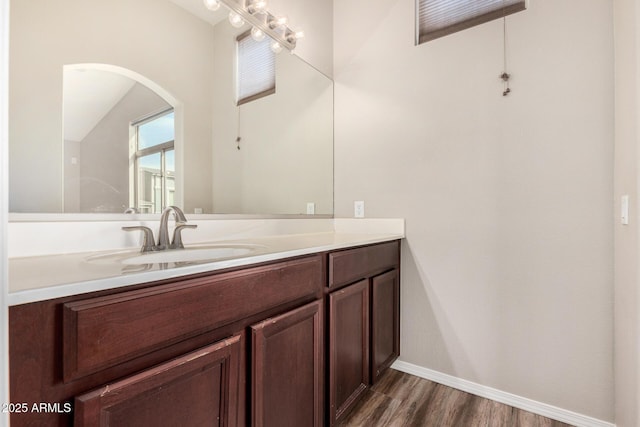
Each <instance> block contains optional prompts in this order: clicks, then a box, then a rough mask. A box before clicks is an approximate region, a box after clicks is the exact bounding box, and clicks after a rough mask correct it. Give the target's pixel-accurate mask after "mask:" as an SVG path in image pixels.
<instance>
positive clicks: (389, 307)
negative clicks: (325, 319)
mask: <svg viewBox="0 0 640 427" xmlns="http://www.w3.org/2000/svg"><path fill="white" fill-rule="evenodd" d="M399 268H400V245H399V242H398V241H395V242H389V243H382V244H378V245H370V246H364V247H360V248H355V249H348V250H343V251H337V252H333V253H331V254H329V281H328V284H327V285H328V296H327V298H328V301H329V304H328V305H329V308H328V311H329V339H328V354H329V356H328V364H329V365H328V370H329V392H328V393H329V425H334V424H336V423H337V422H338V421H340V420H341V419H342V418H343V417H345V416H346V415H347V414H348V413H349V411H350V410H351V409H352V408H353V407H354V406H355V404H356V403H357V402H358V400H359V398H360V396H361V395H362V394H363V392H364V391H365V390H366V389H367V387H369V385H371V384H374V383H375V381H376V380H377V379H378V377H379V376H380V375H381V374H382V373H383V372H384V371H385V370H386V369H387V368H388V367H389V366H391V364H392V363H393V362H394V361H395V360H396V359H397V358H398V356H399V354H400V282H399Z"/></svg>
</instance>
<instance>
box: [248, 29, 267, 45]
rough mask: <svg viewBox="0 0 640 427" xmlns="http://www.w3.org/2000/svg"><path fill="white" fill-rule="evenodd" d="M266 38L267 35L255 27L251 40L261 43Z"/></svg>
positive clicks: (252, 30)
mask: <svg viewBox="0 0 640 427" xmlns="http://www.w3.org/2000/svg"><path fill="white" fill-rule="evenodd" d="M265 36H266V34H265V33H264V31H262V30H261V29H260V28H258V27H253V28H252V29H251V38H252V39H254V40H255V41H257V42H261V41H262V40H264V38H265Z"/></svg>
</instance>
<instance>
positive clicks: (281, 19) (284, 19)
mask: <svg viewBox="0 0 640 427" xmlns="http://www.w3.org/2000/svg"><path fill="white" fill-rule="evenodd" d="M287 22H289V18H287V17H286V16H281V17H279V18H276V24H277V25H278V26H279V27H284V26H285V25H287Z"/></svg>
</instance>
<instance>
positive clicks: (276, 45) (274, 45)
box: [271, 42, 282, 53]
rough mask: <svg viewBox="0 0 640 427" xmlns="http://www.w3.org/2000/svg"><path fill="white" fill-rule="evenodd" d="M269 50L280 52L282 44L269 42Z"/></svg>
mask: <svg viewBox="0 0 640 427" xmlns="http://www.w3.org/2000/svg"><path fill="white" fill-rule="evenodd" d="M271 51H272V52H273V53H280V52H282V45H281V44H280V43H278V42H273V43H271Z"/></svg>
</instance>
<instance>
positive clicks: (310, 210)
mask: <svg viewBox="0 0 640 427" xmlns="http://www.w3.org/2000/svg"><path fill="white" fill-rule="evenodd" d="M315 213H316V204H315V203H314V202H307V215H315Z"/></svg>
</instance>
